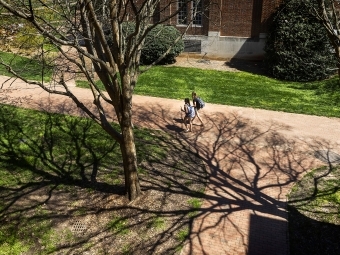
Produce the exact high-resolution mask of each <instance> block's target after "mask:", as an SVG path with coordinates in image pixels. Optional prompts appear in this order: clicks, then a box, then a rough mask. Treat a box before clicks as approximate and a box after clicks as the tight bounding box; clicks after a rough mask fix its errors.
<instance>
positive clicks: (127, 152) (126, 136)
mask: <svg viewBox="0 0 340 255" xmlns="http://www.w3.org/2000/svg"><path fill="white" fill-rule="evenodd" d="M130 123H131V122H130ZM122 129H123V130H122V134H123V140H124V141H123V143H121V145H120V149H121V152H122V156H123V165H124V174H125V192H126V193H127V195H128V198H129V200H130V201H132V200H135V199H136V198H137V197H138V196H139V195H140V192H141V191H140V186H139V180H138V168H137V155H136V147H135V142H134V134H133V129H132V127H131V125H130V126H128V127H123V128H122Z"/></svg>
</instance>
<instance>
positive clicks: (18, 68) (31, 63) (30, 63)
mask: <svg viewBox="0 0 340 255" xmlns="http://www.w3.org/2000/svg"><path fill="white" fill-rule="evenodd" d="M2 61H3V62H4V63H6V64H9V65H10V66H11V68H12V69H13V70H14V71H15V72H16V73H18V74H19V75H21V76H22V77H24V78H25V79H28V80H34V81H41V77H42V68H41V67H42V63H41V61H38V60H35V59H30V58H26V57H22V56H19V55H15V54H12V53H7V52H2V51H0V63H1V62H2ZM0 75H7V76H12V74H11V73H9V72H8V70H7V69H6V67H5V66H4V65H1V64H0ZM51 76H52V70H51V67H50V66H47V65H46V66H45V69H44V81H45V82H48V81H50V79H51Z"/></svg>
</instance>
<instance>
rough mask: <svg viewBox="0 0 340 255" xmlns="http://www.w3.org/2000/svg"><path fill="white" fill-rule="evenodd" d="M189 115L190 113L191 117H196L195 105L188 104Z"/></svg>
mask: <svg viewBox="0 0 340 255" xmlns="http://www.w3.org/2000/svg"><path fill="white" fill-rule="evenodd" d="M188 115H189V117H191V118H193V117H195V109H194V107H193V106H189V105H188Z"/></svg>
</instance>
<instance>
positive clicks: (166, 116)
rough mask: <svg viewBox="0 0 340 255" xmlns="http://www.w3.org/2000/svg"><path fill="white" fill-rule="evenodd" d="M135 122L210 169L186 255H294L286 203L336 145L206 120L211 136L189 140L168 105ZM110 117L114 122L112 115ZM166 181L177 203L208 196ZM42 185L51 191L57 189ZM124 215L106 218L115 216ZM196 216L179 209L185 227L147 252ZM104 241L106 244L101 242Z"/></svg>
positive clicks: (235, 119)
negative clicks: (317, 156) (197, 254)
mask: <svg viewBox="0 0 340 255" xmlns="http://www.w3.org/2000/svg"><path fill="white" fill-rule="evenodd" d="M39 107H41V109H40V110H45V111H52V112H59V113H67V114H71V115H78V113H77V112H76V111H75V110H74V108H73V107H72V106H71V105H68V104H61V105H60V106H59V107H58V105H56V104H54V105H53V107H46V105H45V103H44V102H43V101H41V102H40V106H39ZM150 108H151V110H150ZM135 114H136V117H135V119H134V123H135V125H136V126H137V127H148V128H153V129H160V130H163V131H165V132H167V133H168V134H169V135H171V137H172V139H173V141H175V142H176V143H177V144H180V145H181V147H182V153H183V151H187V152H190V153H191V152H193V153H194V154H196V155H199V156H200V158H201V159H202V160H203V161H204V163H205V165H206V167H207V174H208V177H207V178H208V180H209V181H208V184H207V187H206V190H205V195H204V203H203V205H202V207H201V208H200V209H196V210H195V215H194V216H191V219H192V220H191V221H190V239H189V240H187V241H186V243H185V246H184V249H183V251H182V254H195V252H200V254H210V253H213V252H214V250H215V249H218V250H219V252H225V253H226V254H228V253H229V252H231V251H235V252H239V253H242V254H287V253H288V250H287V249H288V245H287V241H288V240H287V204H286V195H287V194H288V193H289V190H290V188H291V186H292V185H293V184H294V183H295V182H296V181H298V180H299V179H301V177H302V176H303V175H304V174H305V173H306V172H307V171H308V170H310V169H311V168H313V167H315V166H317V165H319V164H320V162H319V161H317V160H316V159H315V158H314V157H313V155H314V154H315V152H316V151H320V150H325V149H329V148H332V144H331V142H329V141H315V142H303V141H298V140H295V139H294V138H289V137H286V136H284V135H282V134H280V131H281V130H283V129H287V128H289V127H287V126H278V125H275V123H274V124H272V125H269V126H268V127H267V128H266V129H264V130H262V129H259V128H257V127H255V126H253V125H252V123H251V121H250V120H248V119H245V118H242V117H240V116H238V115H236V114H233V113H229V114H219V113H216V114H213V115H211V116H204V117H205V121H206V125H205V126H204V127H203V128H202V127H200V128H196V127H195V132H194V133H183V132H181V130H182V129H183V127H182V126H181V125H183V124H181V123H180V121H178V120H179V118H178V119H176V118H175V119H174V118H173V116H174V115H175V114H176V113H172V112H168V111H165V110H164V109H163V108H162V106H161V105H152V106H149V107H148V108H143V107H138V111H136V113H135ZM108 115H112V116H113V114H112V112H110V111H108ZM113 120H114V118H113ZM186 155H190V154H186ZM169 157H172V158H173V161H174V162H176V161H177V162H178V160H179V159H180V157H181V154H179V151H177V152H175V153H174V154H171V155H169ZM187 157H190V156H187ZM182 160H186V158H184V159H182ZM196 163H197V162H196ZM169 167H174V165H171V166H169ZM63 169H64V168H62V169H57V170H58V171H63ZM195 169H196V165H195V163H194V161H192V163H190V165H189V167H188V171H189V170H192V171H193V172H194V171H195ZM155 174H161V173H157V172H156V173H155ZM197 175H202V173H201V172H199V173H197ZM164 178H166V179H167V180H168V183H171V184H172V185H173V186H176V187H181V189H179V190H177V189H170V190H169V193H168V194H170V193H171V194H173V195H174V196H175V197H176V194H178V195H180V194H183V193H186V194H188V193H190V195H193V197H197V198H200V194H192V191H190V190H189V189H188V188H187V187H186V185H184V184H183V183H179V182H178V181H177V180H173V179H171V178H170V176H164ZM202 178H203V176H197V180H198V179H202ZM64 179H68V177H67V178H64ZM151 179H152V178H151ZM193 180H194V179H192V180H190V179H188V180H187V181H193ZM176 182H177V183H176ZM38 183H40V184H39V185H43V186H46V187H47V186H49V185H51V184H52V183H53V182H47V183H45V184H44V182H41V181H38ZM82 183H83V182H82ZM85 183H86V182H85ZM175 183H176V185H175ZM82 185H83V184H82ZM148 189H149V191H148V192H152V190H153V189H155V190H157V189H159V190H161V189H164V186H162V184H160V183H158V182H156V181H150V185H149V186H148ZM53 190H54V187H52V188H51V189H50V191H49V193H50V194H52V192H53ZM148 194H149V193H148ZM117 195H119V193H117ZM143 200H145V202H147V198H146V197H143V198H141V201H143ZM13 202H15V199H14V200H13ZM46 202H47V200H46V201H42V202H41V203H40V204H36V205H35V206H37V205H42V204H44V203H46ZM123 207H125V206H123ZM123 207H118V208H114V209H102V210H104V211H105V210H113V211H115V210H120V209H122V208H123ZM128 207H129V208H130V209H131V210H135V211H134V212H133V213H132V214H131V217H133V218H138V216H139V215H141V214H142V213H146V212H148V213H151V214H153V213H156V211H153V210H151V209H150V210H145V209H140V208H138V207H135V206H133V205H132V206H128ZM190 213H192V210H191V209H188V210H185V211H176V209H174V210H173V211H168V212H167V213H166V214H165V215H163V216H162V217H169V218H171V217H172V215H178V214H181V215H182V216H181V217H179V218H180V219H179V220H178V222H177V224H175V223H174V226H175V227H173V228H170V229H167V230H166V231H164V232H163V233H162V234H161V235H160V237H159V239H158V242H156V243H152V244H151V243H150V244H147V247H148V249H147V250H148V251H150V254H153V252H152V251H157V247H158V246H159V245H160V244H162V243H164V239H166V237H167V236H168V235H169V234H170V233H172V232H174V231H176V230H178V229H180V227H182V226H183V225H184V224H180V222H181V221H183V220H184V218H185V217H186V216H187V215H188V214H190ZM148 217H150V216H148ZM135 225H138V223H135ZM97 234H98V235H99V233H97ZM99 241H103V239H100V238H99V239H98V242H99ZM259 251H261V252H262V251H265V253H261V252H259ZM273 252H274V253H273Z"/></svg>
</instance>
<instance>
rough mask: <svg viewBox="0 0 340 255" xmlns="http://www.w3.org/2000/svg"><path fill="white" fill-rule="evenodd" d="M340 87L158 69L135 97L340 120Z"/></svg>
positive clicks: (141, 80)
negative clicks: (200, 101) (196, 97)
mask: <svg viewBox="0 0 340 255" xmlns="http://www.w3.org/2000/svg"><path fill="white" fill-rule="evenodd" d="M77 85H78V86H80V87H87V84H86V82H78V83H77ZM338 87H339V85H338V81H337V79H335V78H333V79H330V80H326V81H317V82H308V83H298V82H285V81H279V80H276V79H273V78H269V77H266V76H262V75H255V74H251V73H246V72H224V71H215V70H202V69H197V68H183V67H164V66H156V67H153V68H152V69H151V70H149V71H148V72H146V73H143V74H142V75H141V76H140V78H139V80H138V84H137V86H136V89H135V94H138V95H148V96H155V97H162V98H172V99H183V98H185V97H190V95H191V92H192V91H196V92H197V93H198V94H199V95H200V96H201V97H202V98H203V99H204V100H205V101H206V102H207V103H215V104H224V105H235V106H245V107H254V108H262V109H268V110H274V111H285V112H293V113H304V114H311V115H321V116H333V117H340V103H339V101H340V100H339V99H340V92H339V89H338Z"/></svg>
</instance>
